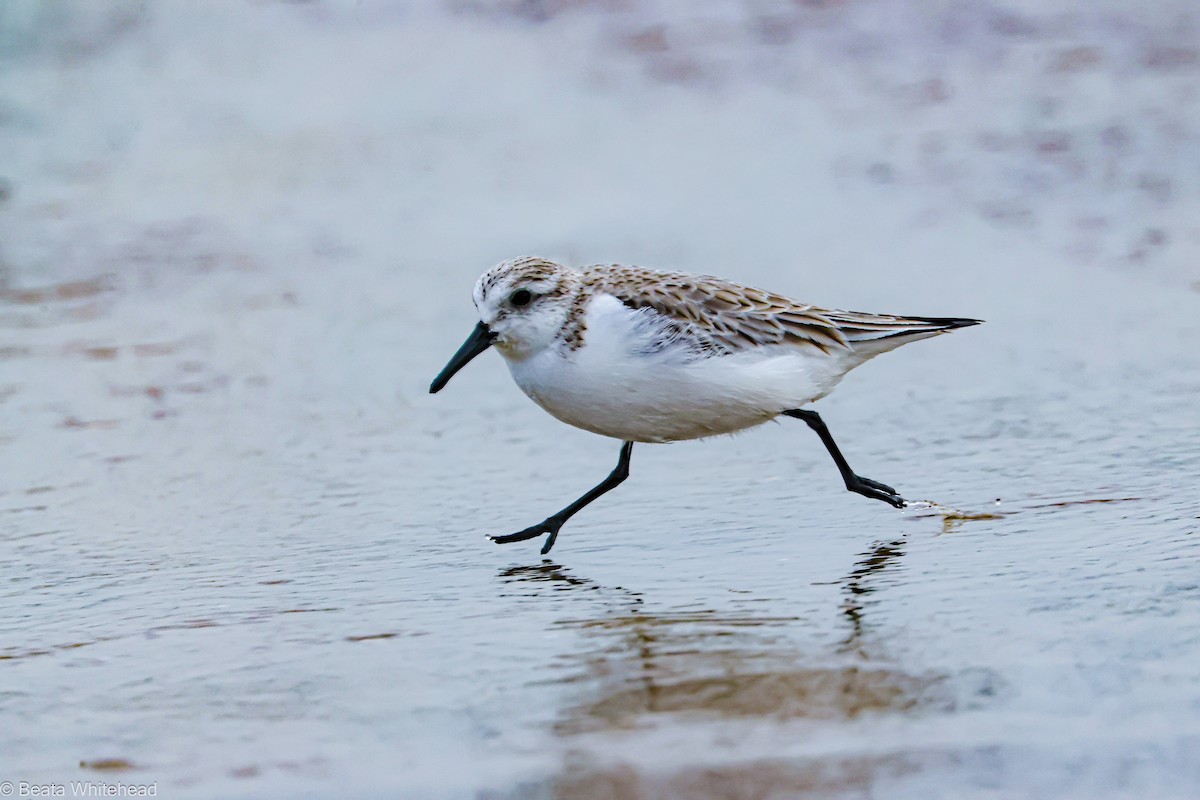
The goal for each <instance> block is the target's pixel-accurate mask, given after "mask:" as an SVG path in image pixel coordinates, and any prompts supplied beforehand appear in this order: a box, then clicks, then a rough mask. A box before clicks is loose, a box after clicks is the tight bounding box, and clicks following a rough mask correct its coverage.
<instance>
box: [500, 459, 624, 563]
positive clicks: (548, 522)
mask: <svg viewBox="0 0 1200 800" xmlns="http://www.w3.org/2000/svg"><path fill="white" fill-rule="evenodd" d="M632 452H633V442H626V443H625V444H623V445H621V457H620V458H619V459H618V460H617V466H616V469H614V470H613V471H612V472H610V473H609V474H608V477H607V478H605V479H604V480H602V481H600V483H598V484H597V485H596V487H595V488H593V489H592V490H591V491H590V492H588V493H587V494H585V495H584V496H583V497H581V498H579V499H578V500H576V501H575V502H574V503H571V505H569V506H567V507H566V508H564V509H563V510H562V511H559V512H558V513H557V514H551V515H550V516H548V517H546V519H545V520H543V521H542V522H539V523H538V524H537V525H532V526H530V527H528V528H526V529H525V530H523V531H517V532H516V533H510V534H508V535H506V536H489V537H488V538H489V539H491V540H492V541H493V542H495V543H496V544H508V543H510V542H523V541H525V540H526V539H533V538H536V537H538V536H541V535H542V534H543V533H548V534H550V536H549V537H548V538H547V539H546V544H544V545H542V555H546V553H549V552H550V548H551V547H554V540H555V539H557V538H558V529H559V528H561V527H562V525H563V523H564V522H566V521H567V520H569V519H570V518H571V517H572V516H574V515H575V512H576V511H578V510H579V509H581V508H583V507H584V506H586V505H587V504H588V503H590V502H592V501H593V500H595V499H596V498H597V497H599V496H600V495H602V494H604V493H605V492H608V491H611V490H612V489H615V488H617V486H619V485H620V483H621V481H623V480H625V479H626V478H628V477H629V454H630V453H632Z"/></svg>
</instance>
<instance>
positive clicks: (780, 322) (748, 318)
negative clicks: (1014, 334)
mask: <svg viewBox="0 0 1200 800" xmlns="http://www.w3.org/2000/svg"><path fill="white" fill-rule="evenodd" d="M583 277H584V288H585V291H587V292H588V293H592V294H595V293H605V294H610V295H612V296H613V297H616V298H617V299H618V300H620V301H621V302H622V303H624V304H625V305H626V306H628V307H630V308H633V309H650V310H652V311H653V312H654V313H656V314H659V315H661V316H662V317H664V318H665V320H667V321H669V323H670V324H668V325H666V330H668V331H669V332H670V335H671V336H672V338H676V339H686V340H688V343H689V345H691V346H692V348H693V349H694V350H696V351H697V352H702V353H704V354H706V355H714V354H715V355H730V354H733V353H737V352H742V351H746V350H750V349H753V348H757V347H763V346H766V345H791V346H794V347H799V348H808V349H811V350H814V351H819V352H821V353H826V354H828V353H832V352H835V351H839V350H840V351H846V350H854V349H855V344H858V343H862V344H864V345H865V344H866V343H869V342H876V341H878V340H880V339H887V338H891V337H895V338H897V339H901V338H903V337H907V336H914V337H917V336H930V335H933V334H935V333H940V332H941V331H945V330H951V329H953V328H959V327H963V326H965V325H973V324H975V323H976V322H977V320H967V319H949V318H931V317H900V316H895V315H890V314H869V313H863V312H857V311H838V310H834V309H824V308H818V307H816V306H811V305H806V304H804V303H797V302H796V301H794V300H789V299H788V298H786V297H783V296H781V295H777V294H774V293H772V292H766V291H763V290H762V289H754V288H751V287H748V286H742V285H740V284H736V283H732V282H730V281H725V280H722V279H720V278H714V277H712V276H709V275H690V274H686V273H681V272H658V271H655V270H649V269H644V268H642V267H628V266H622V265H619V264H611V265H598V266H594V267H587V268H585V269H584V270H583Z"/></svg>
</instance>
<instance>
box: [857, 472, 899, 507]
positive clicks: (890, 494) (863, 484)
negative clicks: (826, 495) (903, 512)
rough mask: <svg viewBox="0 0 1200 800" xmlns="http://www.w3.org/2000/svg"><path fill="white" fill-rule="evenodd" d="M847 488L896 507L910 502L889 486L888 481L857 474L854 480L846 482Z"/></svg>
mask: <svg viewBox="0 0 1200 800" xmlns="http://www.w3.org/2000/svg"><path fill="white" fill-rule="evenodd" d="M846 488H847V489H849V490H850V491H852V492H856V493H858V494H861V495H862V496H863V497H870V498H872V499H874V500H882V501H883V502H885V503H887V504H888V505H890V506H894V507H896V508H904V506H905V505H906V504H907V503H908V501H907V500H905V499H904V498H903V497H901V496H900V495H898V494H897V493H896V490H895V489H893V488H892V487H890V486H888V485H887V484H886V483H880V482H879V481H873V480H871V479H870V478H863V477H861V476H859V475H855V476H854V478H853V480H851V481H849V482H847V483H846Z"/></svg>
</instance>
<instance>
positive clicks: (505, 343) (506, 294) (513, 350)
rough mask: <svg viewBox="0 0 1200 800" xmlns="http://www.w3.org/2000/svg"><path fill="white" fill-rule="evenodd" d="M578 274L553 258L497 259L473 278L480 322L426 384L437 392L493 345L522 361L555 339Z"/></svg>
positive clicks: (567, 312) (566, 314)
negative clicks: (494, 263) (549, 259)
mask: <svg viewBox="0 0 1200 800" xmlns="http://www.w3.org/2000/svg"><path fill="white" fill-rule="evenodd" d="M580 284H581V278H580V275H579V273H578V272H576V271H575V270H573V269H571V268H570V267H564V266H563V265H561V264H556V263H554V262H553V261H547V260H545V259H542V258H534V257H532V256H522V257H521V258H514V259H510V260H508V261H501V262H500V263H499V264H497V265H496V266H494V267H492V268H491V269H489V270H488V271H487V272H485V273H483V275H481V276H479V280H478V281H476V282H475V293H474V300H475V308H476V309H478V311H479V324H478V325H476V326H475V330H474V331H473V332H472V333H471V336H470V337H468V339H467V341H466V342H464V343H463V346H462V347H461V348H459V351H458V352H457V353H455V354H454V356H453V358H451V359H450V362H449V363H448V364H447V365H446V368H445V369H443V370H442V372H441V374H439V375H438V376H437V378H436V379H434V381H433V384H432V385H431V386H430V387H429V391H430V392H436V391H438V390H439V389H441V388H442V387H443V386H445V385H446V384H447V383H448V382H449V380H450V378H451V377H453V375H454V373H456V372H458V371H459V370H460V369H462V368H463V367H465V366H466V365H467V362H469V361H470V360H471V359H473V358H474V357H475V356H477V355H479V354H480V353H482V352H483V351H484V350H486V349H487V348H488V347H490V346H492V345H493V344H494V345H495V346H496V349H497V350H499V351H500V353H501V354H502V355H503V356H504V357H505V358H507V359H510V360H521V359H525V358H528V357H529V356H531V355H533V354H534V353H537V352H539V351H541V350H543V349H545V348H547V347H549V346H550V345H551V344H553V343H554V341H555V340H556V339H557V338H558V336H559V333H560V332H561V330H562V328H563V325H564V324H566V322H567V319H568V317H569V316H570V314H571V310H572V308H573V307H574V304H575V297H576V295H577V294H578V292H579V289H580Z"/></svg>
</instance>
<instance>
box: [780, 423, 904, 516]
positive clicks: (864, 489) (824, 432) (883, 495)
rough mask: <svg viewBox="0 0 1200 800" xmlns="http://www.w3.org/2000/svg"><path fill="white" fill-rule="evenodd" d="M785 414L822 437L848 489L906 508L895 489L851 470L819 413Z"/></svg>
mask: <svg viewBox="0 0 1200 800" xmlns="http://www.w3.org/2000/svg"><path fill="white" fill-rule="evenodd" d="M783 413H784V415H785V416H788V417H795V418H796V419H802V420H804V421H805V422H807V423H808V427H810V428H812V429H813V430H814V431H816V432H817V436H820V437H821V441H822V442H824V444H825V449H826V450H828V451H829V455H831V456H833V463H835V464H837V468H838V471H839V472H841V473H842V480H844V481H845V482H846V488H847V489H849V490H850V491H852V492H857V493H858V494H861V495H862V496H863V497H873V498H874V499H876V500H882V501H883V502H885V503H889V504H891V505H893V506H895V507H896V508H904V503H905V500H904V498H903V497H901V496H900V495H898V494H896V490H895V489H893V488H892V487H890V486H888V485H887V484H885V483H880V482H879V481H873V480H871V479H870V478H863V477H861V476H859V475H855V474H854V470H852V469H850V465H849V464H847V463H846V457H845V456H843V455H842V451H841V450H839V449H838V446H837V443H836V442H834V441H833V434H831V433H830V432H829V428H826V427H825V420H823V419H821V417H820V415H818V414H817V412H815V411H809V410H808V409H792V410H790V411H784V412H783Z"/></svg>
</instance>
